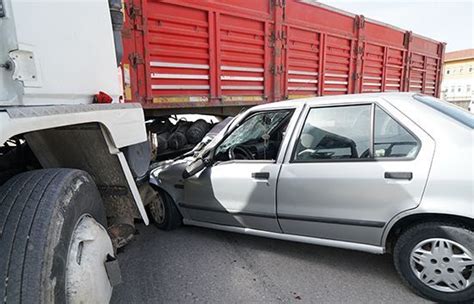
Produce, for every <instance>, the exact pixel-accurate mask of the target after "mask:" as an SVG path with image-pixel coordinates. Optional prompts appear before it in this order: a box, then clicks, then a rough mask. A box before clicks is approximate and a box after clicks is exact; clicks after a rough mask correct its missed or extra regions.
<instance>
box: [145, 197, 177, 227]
mask: <svg viewBox="0 0 474 304" xmlns="http://www.w3.org/2000/svg"><path fill="white" fill-rule="evenodd" d="M148 211H149V213H150V215H151V218H152V219H153V222H154V223H155V225H156V226H157V227H158V228H160V229H162V230H173V229H176V228H178V227H179V226H181V223H182V216H181V214H180V213H179V211H178V209H177V208H176V206H175V204H174V202H173V199H172V198H171V197H170V196H169V195H168V194H167V193H166V192H164V191H162V190H158V189H155V194H154V195H153V198H152V199H151V201H150V203H149V204H148Z"/></svg>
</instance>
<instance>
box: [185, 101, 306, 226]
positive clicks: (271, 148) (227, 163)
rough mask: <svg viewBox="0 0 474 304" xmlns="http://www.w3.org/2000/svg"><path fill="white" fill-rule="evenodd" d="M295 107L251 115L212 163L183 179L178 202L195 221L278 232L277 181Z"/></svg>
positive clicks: (219, 148)
mask: <svg viewBox="0 0 474 304" xmlns="http://www.w3.org/2000/svg"><path fill="white" fill-rule="evenodd" d="M295 110H296V109H295V108H287V109H276V110H271V111H258V112H255V113H249V114H248V115H246V118H245V119H243V120H242V122H240V123H239V124H238V125H237V126H236V127H235V128H234V129H233V130H232V131H230V132H229V134H227V135H226V136H225V137H224V139H223V141H222V142H221V143H220V144H218V145H217V147H216V148H215V149H214V152H213V162H214V164H213V165H212V166H210V167H208V168H205V169H204V170H203V171H201V172H200V173H198V174H196V175H195V176H192V177H190V178H188V179H186V181H185V184H184V202H182V203H181V204H180V207H181V208H184V209H185V210H186V212H187V213H188V214H189V217H190V218H191V219H192V220H193V221H197V222H206V223H214V224H221V225H227V226H237V227H246V228H253V229H259V230H266V231H273V232H280V231H281V229H280V227H279V225H278V222H277V220H276V207H275V202H276V182H277V177H278V173H279V170H280V166H281V162H282V160H283V156H281V157H280V156H279V155H280V154H281V155H282V154H284V153H280V150H281V151H285V149H284V148H283V146H284V145H287V144H288V140H289V139H288V137H287V136H285V134H286V132H285V131H286V128H288V124H293V125H294V124H296V121H297V120H296V119H295V118H294V115H295V112H296V111H295Z"/></svg>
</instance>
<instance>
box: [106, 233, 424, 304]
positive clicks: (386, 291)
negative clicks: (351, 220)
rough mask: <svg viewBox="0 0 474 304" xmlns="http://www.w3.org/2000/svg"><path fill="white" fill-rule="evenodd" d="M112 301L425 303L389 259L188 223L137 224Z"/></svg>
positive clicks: (122, 264)
mask: <svg viewBox="0 0 474 304" xmlns="http://www.w3.org/2000/svg"><path fill="white" fill-rule="evenodd" d="M138 231H139V234H138V235H137V236H136V239H135V240H134V241H133V242H132V243H131V244H129V245H128V247H126V248H125V249H124V251H123V252H122V253H120V254H119V261H120V266H121V269H122V277H123V281H124V282H123V283H122V284H121V285H119V286H117V287H116V288H115V290H114V294H113V296H112V303H426V301H425V300H423V299H422V298H420V297H418V296H416V295H415V294H414V293H413V292H412V291H411V290H409V289H408V288H406V287H405V286H404V285H403V284H402V282H401V281H400V279H399V278H398V276H397V273H396V271H395V269H394V267H393V266H392V262H391V257H390V256H388V255H385V256H378V255H372V254H367V253H361V252H355V251H349V250H342V249H335V248H327V247H321V246H314V245H306V244H299V243H292V242H285V241H279V240H272V239H265V238H259V237H253V236H246V235H240V234H235V233H230V232H221V231H215V230H208V229H203V228H195V227H182V228H179V229H177V230H174V231H170V232H164V231H160V230H158V229H156V228H155V227H154V226H149V227H145V226H143V225H139V226H138Z"/></svg>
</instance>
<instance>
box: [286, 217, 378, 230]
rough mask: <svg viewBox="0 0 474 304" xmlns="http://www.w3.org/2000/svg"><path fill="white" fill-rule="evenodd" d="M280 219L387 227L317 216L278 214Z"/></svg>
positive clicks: (373, 222)
mask: <svg viewBox="0 0 474 304" xmlns="http://www.w3.org/2000/svg"><path fill="white" fill-rule="evenodd" d="M278 219H279V220H292V221H305V222H319V223H328V224H340V225H351V226H365V227H376V228H382V227H384V226H385V222H379V221H364V220H351V219H341V218H328V217H316V216H307V215H287V214H278Z"/></svg>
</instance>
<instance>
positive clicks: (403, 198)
mask: <svg viewBox="0 0 474 304" xmlns="http://www.w3.org/2000/svg"><path fill="white" fill-rule="evenodd" d="M302 116H303V118H302V119H301V120H300V121H299V124H298V126H297V128H296V132H294V135H293V137H292V140H291V142H290V147H291V148H292V152H291V153H287V155H286V158H285V161H284V163H283V165H282V168H281V172H280V176H279V180H278V189H277V198H278V200H277V217H278V220H279V223H280V226H281V228H282V230H283V232H284V233H288V234H296V235H306V236H312V237H318V238H326V239H334V240H341V241H351V242H357V243H364V244H372V245H379V244H380V241H381V236H382V233H383V229H384V227H385V225H386V223H387V222H388V221H389V220H390V219H391V218H392V217H394V216H395V215H396V214H398V213H399V212H401V211H403V210H407V209H411V208H415V207H416V206H417V205H418V204H419V203H420V200H421V197H422V194H423V189H424V187H425V184H426V181H427V178H428V173H429V169H430V165H431V161H432V158H433V153H434V141H433V140H432V139H431V138H430V137H429V136H428V135H427V134H426V133H425V132H424V131H423V130H422V129H421V128H419V127H418V126H417V125H416V124H415V123H414V122H413V121H411V120H410V119H408V118H407V117H406V116H404V115H403V114H402V113H400V112H399V111H398V110H397V109H395V108H394V107H393V106H391V105H390V104H389V103H388V102H386V101H384V100H382V99H374V98H370V99H369V98H366V97H365V98H364V99H361V100H360V101H354V98H352V99H351V102H350V103H347V102H346V103H345V102H344V99H343V98H342V97H341V102H331V103H328V104H325V105H321V104H318V105H316V104H313V105H310V106H309V107H308V108H307V109H306V110H305V112H304V113H303V115H302Z"/></svg>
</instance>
